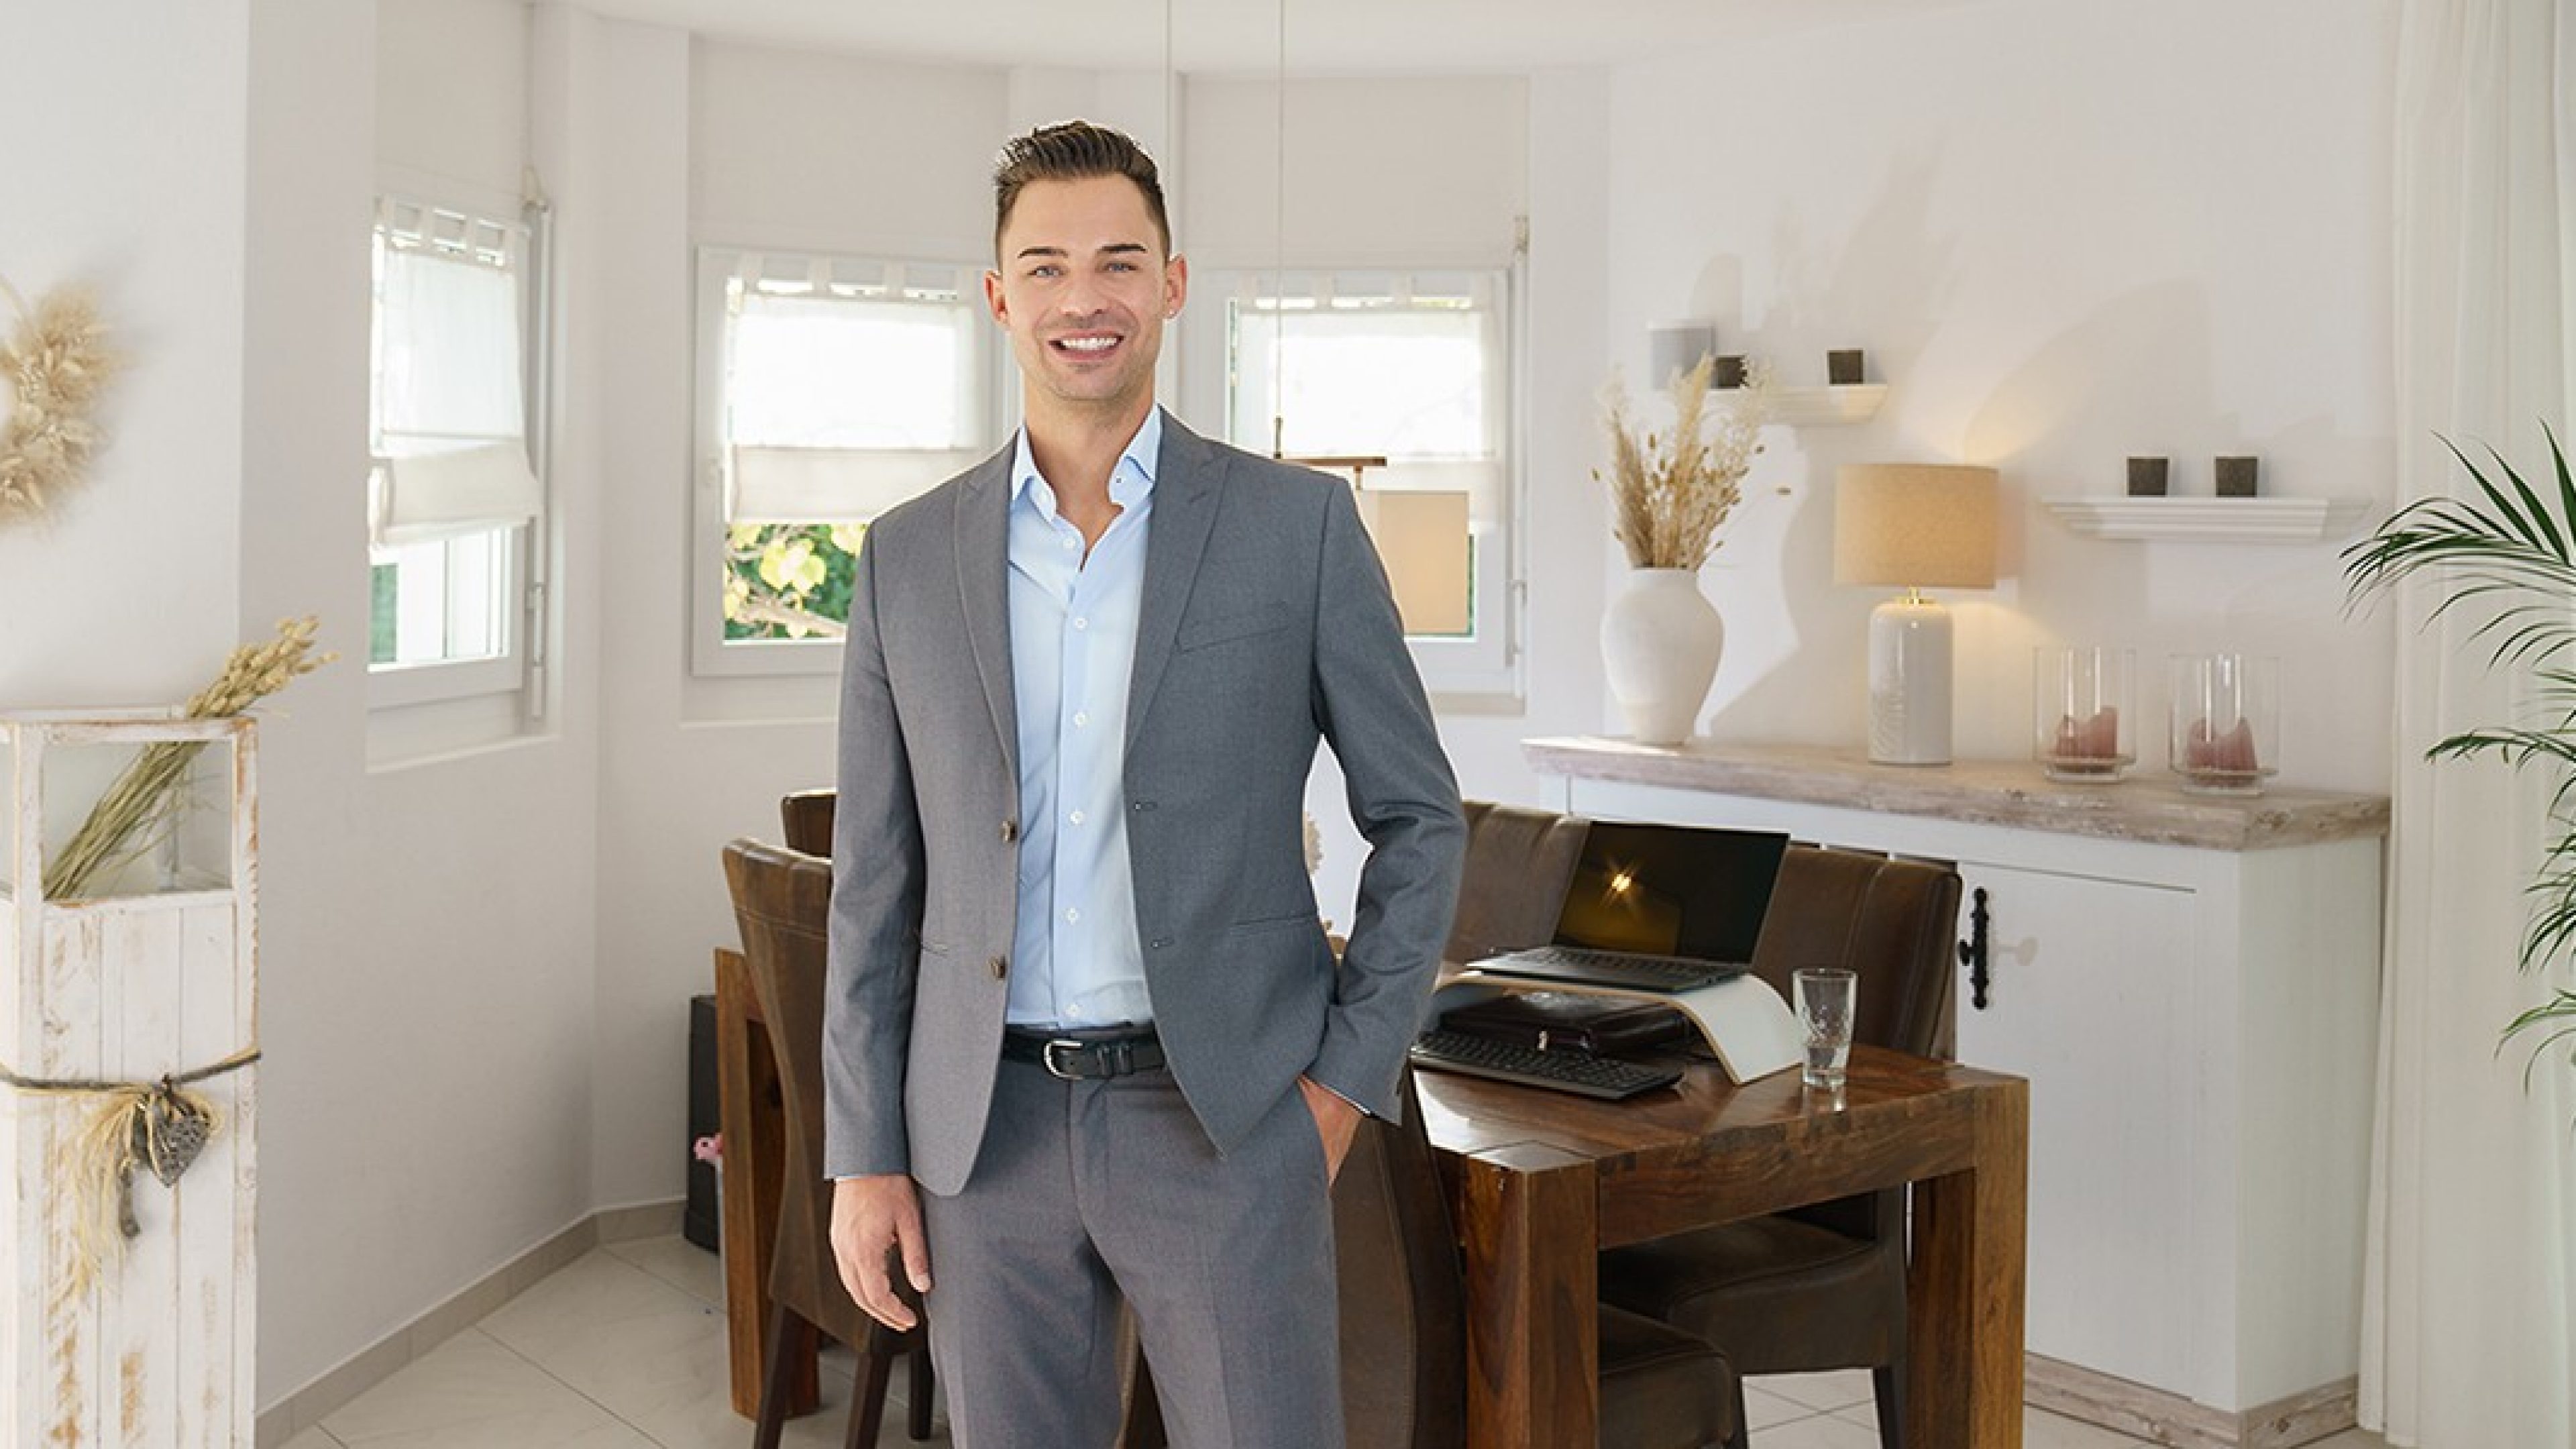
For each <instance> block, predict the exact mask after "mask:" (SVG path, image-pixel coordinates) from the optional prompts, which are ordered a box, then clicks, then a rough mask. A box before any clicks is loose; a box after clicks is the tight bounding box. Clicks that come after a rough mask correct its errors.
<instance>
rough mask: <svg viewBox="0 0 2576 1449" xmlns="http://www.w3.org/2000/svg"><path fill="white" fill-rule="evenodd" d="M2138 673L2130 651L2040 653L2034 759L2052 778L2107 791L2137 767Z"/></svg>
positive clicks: (2034, 672) (2034, 673)
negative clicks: (2134, 695) (2135, 694)
mask: <svg viewBox="0 0 2576 1449" xmlns="http://www.w3.org/2000/svg"><path fill="white" fill-rule="evenodd" d="M2136 672H2137V669H2136V656H2135V655H2134V654H2133V653H2132V652H2131V651H2129V650H2126V649H2108V648H2103V647H2101V646H2099V645H2071V646H2060V645H2053V644H2043V645H2041V646H2039V648H2038V650H2037V651H2035V652H2034V654H2033V656H2032V661H2031V681H2032V683H2031V692H2030V752H2031V758H2033V759H2035V760H2037V761H2039V764H2040V768H2041V770H2042V771H2044V772H2045V773H2046V774H2047V776H2048V778H2050V779H2052V780H2061V781H2066V782H2070V783H2074V784H2108V783H2109V782H2111V781H2113V780H2117V779H2119V778H2120V777H2121V776H2123V775H2125V774H2127V773H2128V772H2129V766H2131V765H2133V764H2136V763H2137V760H2138V745H2137V738H2136V736H2137V725H2136V723H2135V721H2136V719H2137V711H2136V710H2135V709H2132V708H2131V707H2130V706H2131V704H2132V703H2133V700H2132V698H2131V695H2132V690H2131V684H2132V681H2133V679H2134V677H2135V675H2136Z"/></svg>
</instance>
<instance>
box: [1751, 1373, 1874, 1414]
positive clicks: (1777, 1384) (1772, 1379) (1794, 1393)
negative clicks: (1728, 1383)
mask: <svg viewBox="0 0 2576 1449" xmlns="http://www.w3.org/2000/svg"><path fill="white" fill-rule="evenodd" d="M1744 1382H1745V1385H1746V1386H1747V1387H1748V1388H1760V1389H1762V1390H1764V1391H1765V1392H1767V1393H1774V1394H1778V1395H1779V1396H1780V1397H1782V1398H1784V1399H1787V1400H1789V1401H1790V1402H1792V1403H1799V1404H1804V1405H1806V1406H1807V1407H1808V1408H1810V1409H1814V1410H1818V1411H1820V1412H1821V1411H1824V1410H1830V1409H1848V1408H1850V1407H1851V1406H1852V1405H1854V1404H1866V1403H1869V1402H1870V1401H1871V1399H1872V1398H1873V1396H1874V1395H1875V1393H1876V1391H1875V1390H1874V1389H1873V1388H1872V1387H1871V1384H1870V1377H1869V1370H1867V1369H1836V1370H1834V1371H1833V1372H1832V1373H1823V1374H1764V1375H1762V1376H1761V1377H1760V1378H1753V1379H1746V1380H1745V1381H1744Z"/></svg>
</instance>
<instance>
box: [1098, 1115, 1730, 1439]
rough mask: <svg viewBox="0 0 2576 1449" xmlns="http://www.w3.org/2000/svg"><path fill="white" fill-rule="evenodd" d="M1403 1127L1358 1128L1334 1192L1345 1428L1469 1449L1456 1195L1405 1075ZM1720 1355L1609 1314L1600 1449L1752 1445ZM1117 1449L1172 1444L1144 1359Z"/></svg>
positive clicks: (1632, 1318)
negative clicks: (1453, 1210)
mask: <svg viewBox="0 0 2576 1449" xmlns="http://www.w3.org/2000/svg"><path fill="white" fill-rule="evenodd" d="M1399 1090H1400V1091H1401V1094H1402V1100H1403V1105H1404V1120H1403V1121H1401V1122H1387V1121H1381V1120H1375V1119H1371V1120H1368V1121H1364V1122H1362V1123H1361V1124H1360V1130H1359V1134H1358V1136H1357V1137H1355V1138H1354V1139H1353V1140H1352V1143H1351V1151H1350V1155H1349V1156H1348V1157H1346V1158H1344V1159H1343V1161H1342V1171H1341V1175H1340V1176H1339V1177H1338V1178H1336V1179H1334V1183H1333V1247H1334V1253H1335V1256H1336V1259H1337V1263H1336V1268H1337V1276H1338V1278H1339V1285H1338V1291H1339V1293H1340V1295H1341V1314H1340V1318H1341V1359H1342V1423H1343V1432H1344V1437H1345V1440H1346V1441H1347V1442H1348V1443H1349V1444H1350V1445H1351V1449H1363V1446H1365V1449H1465V1446H1466V1443H1467V1333H1466V1318H1465V1308H1464V1304H1463V1299H1464V1283H1463V1278H1462V1273H1461V1269H1460V1266H1459V1260H1458V1238H1457V1234H1456V1232H1455V1230H1454V1229H1453V1228H1452V1227H1451V1225H1450V1219H1449V1196H1448V1192H1447V1190H1446V1188H1445V1187H1444V1186H1443V1185H1442V1183H1441V1180H1440V1172H1439V1166H1438V1164H1437V1162H1436V1161H1435V1160H1434V1158H1433V1156H1432V1150H1431V1139H1430V1137H1429V1135H1428V1134H1427V1133H1426V1132H1425V1131H1424V1128H1423V1124H1422V1104H1421V1102H1420V1100H1419V1099H1418V1098H1417V1097H1416V1096H1415V1095H1414V1090H1413V1079H1412V1076H1411V1074H1410V1073H1407V1075H1406V1077H1405V1079H1404V1082H1403V1084H1402V1086H1401V1088H1400V1089H1399ZM1740 1399H1741V1391H1740V1389H1739V1388H1738V1386H1737V1384H1736V1382H1735V1371H1734V1370H1733V1369H1732V1368H1730V1367H1729V1366H1728V1365H1727V1361H1726V1358H1725V1356H1724V1355H1723V1354H1721V1353H1719V1352H1718V1351H1717V1350H1715V1349H1713V1348H1711V1347H1710V1346H1709V1345H1708V1344H1707V1343H1706V1342H1704V1341H1702V1340H1700V1339H1697V1338H1694V1337H1692V1336H1690V1335H1688V1334H1685V1333H1682V1332H1680V1331H1678V1330H1676V1329H1672V1328H1669V1327H1666V1326H1665V1325H1663V1324H1660V1323H1657V1322H1655V1321H1654V1320H1652V1319H1649V1318H1644V1317H1640V1316H1638V1315H1635V1314H1629V1313H1623V1312H1621V1311H1620V1310H1618V1309H1616V1308H1612V1307H1608V1306H1606V1305H1605V1306H1604V1307H1603V1308H1602V1310H1601V1433H1600V1442H1601V1443H1602V1444H1603V1445H1605V1446H1615V1449H1700V1446H1704V1445H1709V1444H1724V1445H1728V1446H1730V1449H1744V1443H1745V1429H1744V1420H1743V1415H1742V1413H1741V1409H1740ZM1127 1412H1128V1419H1127V1424H1126V1426H1125V1428H1124V1429H1123V1430H1122V1432H1121V1434H1120V1439H1119V1443H1120V1445H1121V1446H1122V1449H1163V1446H1165V1445H1166V1444H1168V1442H1169V1440H1168V1439H1167V1438H1166V1436H1165V1434H1164V1432H1163V1423H1162V1415H1161V1411H1160V1409H1159V1407H1158V1406H1157V1404H1156V1402H1155V1399H1154V1395H1153V1392H1152V1385H1151V1377H1150V1375H1149V1374H1148V1373H1147V1372H1146V1371H1145V1368H1144V1366H1143V1364H1142V1363H1137V1364H1135V1365H1134V1367H1133V1369H1132V1371H1131V1375H1130V1379H1129V1393H1128V1405H1127Z"/></svg>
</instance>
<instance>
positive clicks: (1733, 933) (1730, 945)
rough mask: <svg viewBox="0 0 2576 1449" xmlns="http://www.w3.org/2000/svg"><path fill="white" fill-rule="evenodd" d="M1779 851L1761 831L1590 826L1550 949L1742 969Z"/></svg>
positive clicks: (1785, 842) (1782, 846) (1776, 838)
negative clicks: (1688, 959) (1633, 954)
mask: <svg viewBox="0 0 2576 1449" xmlns="http://www.w3.org/2000/svg"><path fill="white" fill-rule="evenodd" d="M1788 848H1789V837H1788V836H1786V835H1779V834H1774V833H1771V832H1768V831H1756V830H1703V829H1696V828H1693V827H1690V826H1683V825H1624V824H1615V823H1611V822H1607V821H1595V822H1593V824H1592V826H1591V828H1590V830H1589V831H1588V832H1587V833H1586V835H1585V837H1584V842H1583V858H1582V860H1581V861H1580V862H1579V863H1578V864H1577V865H1576V866H1575V869H1574V884H1573V886H1572V887H1571V888H1570V889H1568V890H1567V891H1566V893H1565V906H1564V908H1563V909H1562V910H1561V911H1560V912H1559V913H1558V915H1557V921H1556V944H1558V945H1560V946H1582V947H1588V948H1591V949H1594V950H1601V951H1634V952H1641V953H1644V954H1646V955H1652V956H1687V957H1691V958H1694V959H1697V960H1702V961H1723V962H1728V963H1731V964H1737V965H1741V964H1743V963H1745V962H1749V961H1751V960H1752V959H1753V946H1754V943H1755V942H1756V941H1759V940H1760V939H1761V937H1762V917H1763V914H1764V913H1765V912H1767V911H1768V910H1769V909H1770V907H1771V887H1772V886H1773V885H1774V884H1776V883H1777V882H1778V880H1779V879H1780V857H1781V856H1782V855H1784V854H1786V853H1787V851H1788Z"/></svg>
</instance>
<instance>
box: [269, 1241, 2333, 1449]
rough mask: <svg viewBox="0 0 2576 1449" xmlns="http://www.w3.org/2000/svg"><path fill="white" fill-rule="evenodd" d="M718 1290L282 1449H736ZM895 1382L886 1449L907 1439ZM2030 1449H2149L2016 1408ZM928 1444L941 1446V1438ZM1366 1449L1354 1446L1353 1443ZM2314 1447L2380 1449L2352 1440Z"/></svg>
mask: <svg viewBox="0 0 2576 1449" xmlns="http://www.w3.org/2000/svg"><path fill="white" fill-rule="evenodd" d="M724 1329H725V1321H724V1308H723V1290H722V1285H721V1283H720V1282H719V1280H718V1278H717V1275H716V1260H715V1258H714V1257H713V1255H711V1254H708V1253H705V1252H701V1251H700V1250H698V1249H697V1248H694V1247H692V1246H690V1245H689V1244H687V1243H686V1242H683V1241H682V1240H680V1239H679V1238H676V1237H670V1238H651V1239H646V1240H644V1241H641V1242H633V1243H619V1244H615V1245H612V1246H609V1247H604V1248H600V1249H597V1250H595V1251H593V1252H591V1253H590V1254H589V1255H588V1256H586V1257H584V1258H582V1259H581V1260H580V1261H578V1262H576V1263H574V1264H573V1265H572V1266H570V1267H568V1268H566V1269H564V1270H563V1271H561V1272H559V1273H557V1274H555V1275H554V1276H552V1277H550V1278H547V1279H546V1280H544V1281H543V1282H541V1283H539V1284H537V1285H536V1286H535V1287H533V1288H531V1289H529V1290H528V1291H527V1292H525V1293H523V1294H521V1295H519V1296H518V1297H517V1298H515V1299H513V1300H511V1301H510V1302H509V1303H508V1304H507V1305H505V1306H503V1307H502V1308H500V1309H499V1310H497V1311H495V1312H494V1313H493V1314H492V1315H491V1316H490V1317H488V1318H486V1319H484V1320H483V1321H482V1322H481V1323H479V1324H477V1325H475V1326H474V1327H473V1328H471V1329H468V1330H466V1331H465V1332H464V1333H461V1334H459V1335H457V1336H456V1337H455V1338H452V1339H449V1340H448V1341H447V1342H446V1343H445V1344H442V1345H441V1346H439V1347H438V1348H437V1349H435V1350H433V1351H432V1352H430V1353H429V1354H428V1355H427V1356H425V1357H423V1358H421V1359H420V1360H418V1361H417V1362H415V1363H413V1364H412V1365H411V1366H409V1367H408V1368H405V1369H403V1370H402V1371H401V1372H400V1373H397V1374H395V1375H394V1376H393V1377H391V1378H389V1379H387V1380H385V1381H384V1382H383V1383H381V1384H378V1385H377V1386H376V1387H375V1388H373V1389H370V1390H369V1391H367V1392H366V1393H365V1394H362V1395H360V1396H359V1397H358V1398H357V1399H356V1400H354V1401H352V1402H351V1403H349V1404H347V1405H345V1406H343V1407H342V1408H340V1409H339V1410H338V1411H337V1412H335V1413H332V1414H330V1415H327V1416H326V1417H325V1418H324V1419H323V1421H322V1425H321V1427H320V1428H318V1429H310V1430H307V1431H306V1432H304V1433H302V1434H299V1435H297V1436H296V1437H295V1438H293V1439H291V1440H289V1441H287V1445H286V1449H656V1446H658V1449H743V1446H745V1445H748V1444H749V1443H750V1442H751V1424H750V1422H749V1421H748V1420H745V1419H742V1418H739V1417H737V1416H736V1415H735V1414H734V1412H733V1409H732V1407H731V1404H730V1401H729V1398H728V1396H727V1393H726V1388H725V1363H726V1359H725V1341H724ZM823 1362H824V1368H825V1372H824V1375H823V1410H822V1412H820V1413H818V1414H814V1415H811V1416H809V1417H807V1418H804V1419H799V1420H795V1421H793V1422H791V1423H790V1424H789V1425H788V1429H787V1436H786V1443H787V1444H788V1445H789V1446H791V1449H830V1446H835V1445H838V1444H840V1443H841V1434H842V1430H843V1428H844V1427H845V1426H846V1423H847V1418H846V1416H847V1412H848V1407H849V1402H850V1393H851V1383H850V1369H851V1361H850V1358H849V1355H848V1354H847V1353H839V1352H836V1353H832V1354H828V1355H826V1356H825V1358H824V1361H823ZM902 1397H903V1376H902V1375H901V1374H897V1375H896V1376H895V1387H894V1394H893V1404H892V1405H891V1406H890V1407H889V1409H888V1412H887V1420H886V1426H885V1430H884V1435H883V1437H882V1438H881V1439H880V1440H879V1441H878V1442H879V1443H880V1444H881V1445H883V1446H885V1449H898V1446H902V1445H907V1444H909V1443H910V1442H911V1441H910V1440H908V1439H906V1438H904V1435H903V1410H902ZM1745 1409H1746V1414H1747V1417H1748V1418H1750V1419H1751V1421H1752V1428H1753V1444H1754V1449H1876V1446H1877V1444H1878V1432H1877V1429H1876V1428H1875V1423H1876V1421H1875V1420H1874V1419H1873V1418H1872V1417H1871V1409H1870V1393H1869V1375H1867V1374H1865V1373H1860V1372H1850V1373H1834V1374H1798V1375H1790V1376H1784V1377H1777V1378H1765V1379H1758V1380H1755V1381H1754V1382H1753V1383H1752V1384H1751V1385H1750V1386H1749V1387H1748V1388H1747V1389H1746V1391H1745ZM2023 1423H2024V1435H2023V1443H2024V1444H2025V1445H2026V1446H2027V1449H2130V1446H2134V1445H2139V1444H2142V1443H2143V1442H2144V1441H2142V1440H2137V1439H2131V1438H2128V1437H2126V1436H2124V1435H2120V1434H2114V1433H2110V1432H2109V1431H2107V1430H2103V1429H2097V1428H2094V1427H2093V1426H2091V1425H2089V1424H2081V1423H2077V1422H2076V1421H2075V1420H2072V1419H2066V1418H2060V1417H2059V1416H2057V1415H2055V1414H2050V1413H2045V1412H2042V1411H2041V1410H2038V1409H2031V1410H2028V1411H2026V1414H2025V1417H2024V1420H2023ZM940 1427H941V1429H942V1432H941V1433H939V1434H937V1435H935V1436H934V1437H933V1438H932V1440H931V1442H932V1443H933V1444H935V1445H942V1446H944V1445H947V1444H948V1442H949V1440H948V1436H947V1434H946V1433H945V1424H944V1422H943V1423H942V1424H941V1426H940ZM1354 1449H1364V1446H1354ZM2317 1449H2381V1444H2380V1440H2379V1438H2378V1437H2377V1436H2376V1435H2371V1434H2364V1433H2361V1432H2360V1431H2358V1430H2355V1431H2353V1432H2351V1433H2347V1434H2340V1435H2337V1436H2335V1437H2334V1438H2331V1439H2328V1440H2325V1441H2324V1442H2323V1443H2322V1444H2320V1445H2318V1446H2317Z"/></svg>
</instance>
